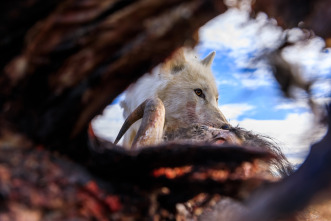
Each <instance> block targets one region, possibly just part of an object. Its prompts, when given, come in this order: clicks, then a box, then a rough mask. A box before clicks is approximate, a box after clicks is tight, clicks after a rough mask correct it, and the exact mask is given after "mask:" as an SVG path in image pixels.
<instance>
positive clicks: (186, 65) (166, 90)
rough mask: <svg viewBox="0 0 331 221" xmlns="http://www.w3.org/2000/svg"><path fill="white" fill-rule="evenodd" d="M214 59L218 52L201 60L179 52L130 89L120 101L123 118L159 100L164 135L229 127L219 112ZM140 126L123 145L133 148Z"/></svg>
mask: <svg viewBox="0 0 331 221" xmlns="http://www.w3.org/2000/svg"><path fill="white" fill-rule="evenodd" d="M214 57H215V52H212V53H210V54H209V55H208V56H207V57H206V58H204V59H202V60H200V59H199V58H198V56H197V54H196V53H194V52H193V51H192V50H188V49H179V50H178V51H177V52H176V53H175V54H174V55H173V56H172V57H171V58H170V59H169V60H167V61H166V62H165V63H164V64H162V65H160V66H158V67H157V68H155V69H154V70H153V72H152V73H151V74H146V75H145V76H143V77H142V78H140V79H139V80H138V81H137V82H136V84H134V85H131V86H130V87H129V88H128V90H127V92H126V95H125V99H124V100H123V101H122V102H121V107H122V108H123V109H124V112H123V116H124V118H127V117H128V116H129V114H130V113H131V112H132V111H133V110H135V109H136V108H137V107H138V106H139V105H140V104H141V103H142V102H144V101H145V100H146V99H148V98H159V99H161V100H162V102H163V104H164V107H165V123H164V130H163V131H164V132H165V133H171V131H175V130H176V129H178V128H185V127H189V126H190V125H192V124H194V123H197V124H203V125H207V126H211V127H215V128H223V127H227V125H228V122H227V120H226V119H225V117H224V115H223V114H222V112H221V111H220V110H219V109H218V91H217V87H216V83H215V79H214V76H213V74H212V71H211V65H212V62H213V60H214ZM140 124H141V120H139V121H137V122H136V123H135V124H134V125H132V126H131V127H130V129H129V130H128V131H127V132H126V134H125V135H124V139H123V145H124V146H126V147H130V146H131V144H132V142H133V139H134V137H135V135H136V134H137V131H138V129H139V126H140Z"/></svg>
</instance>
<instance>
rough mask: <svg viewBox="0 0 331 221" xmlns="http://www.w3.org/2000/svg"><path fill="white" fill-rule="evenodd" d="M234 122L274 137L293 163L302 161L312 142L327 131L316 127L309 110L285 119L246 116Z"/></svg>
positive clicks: (292, 114) (290, 115) (289, 115)
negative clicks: (250, 117) (256, 118)
mask: <svg viewBox="0 0 331 221" xmlns="http://www.w3.org/2000/svg"><path fill="white" fill-rule="evenodd" d="M234 122H236V123H239V125H240V126H241V127H243V128H245V129H248V130H252V131H254V132H256V133H260V134H264V135H267V136H269V137H272V138H274V139H275V141H276V142H277V143H278V144H280V146H281V147H282V149H283V151H284V153H285V154H286V155H288V156H289V160H290V161H291V162H292V163H301V162H302V161H303V160H304V158H303V157H305V155H306V154H308V150H309V147H310V145H311V143H312V142H313V141H316V140H318V139H320V138H321V136H322V135H323V134H324V133H325V128H320V129H319V128H316V122H315V121H314V117H313V114H311V113H309V112H306V113H301V114H296V113H291V114H288V115H287V116H286V118H285V119H283V120H255V119H249V118H246V119H244V120H242V121H234ZM316 131H317V132H316ZM297 153H300V154H297Z"/></svg>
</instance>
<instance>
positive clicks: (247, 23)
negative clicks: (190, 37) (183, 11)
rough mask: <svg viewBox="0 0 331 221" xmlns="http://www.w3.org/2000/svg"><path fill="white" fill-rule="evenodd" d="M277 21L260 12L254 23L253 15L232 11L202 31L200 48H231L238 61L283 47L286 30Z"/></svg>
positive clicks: (211, 22)
mask: <svg viewBox="0 0 331 221" xmlns="http://www.w3.org/2000/svg"><path fill="white" fill-rule="evenodd" d="M273 23H274V22H273V20H271V19H268V17H267V16H266V15H265V14H263V13H259V14H258V15H257V18H256V20H250V18H249V12H248V11H245V10H239V9H237V8H232V9H229V10H228V11H226V12H225V13H223V14H222V15H220V16H218V17H216V18H215V19H213V20H212V21H210V22H209V23H207V24H206V25H205V26H204V27H202V28H201V29H200V38H201V44H200V47H202V48H208V49H212V50H220V49H231V52H230V53H231V55H232V56H233V57H234V58H240V57H243V56H245V57H246V56H247V54H248V53H252V52H255V51H257V50H262V49H266V48H274V47H276V45H278V44H279V39H280V37H281V35H282V31H281V29H280V28H279V27H277V26H276V25H270V24H273ZM238 56H239V57H238Z"/></svg>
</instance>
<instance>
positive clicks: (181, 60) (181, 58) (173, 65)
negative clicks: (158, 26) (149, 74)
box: [163, 49, 186, 74]
mask: <svg viewBox="0 0 331 221" xmlns="http://www.w3.org/2000/svg"><path fill="white" fill-rule="evenodd" d="M185 63H186V59H185V55H184V50H183V49H179V50H177V51H176V52H175V53H174V54H173V56H172V57H171V58H170V59H169V60H168V61H167V62H165V64H164V65H163V68H164V69H167V70H169V71H170V72H171V73H173V74H175V73H178V72H179V71H181V70H183V69H184V67H185Z"/></svg>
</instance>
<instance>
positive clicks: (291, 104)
mask: <svg viewBox="0 0 331 221" xmlns="http://www.w3.org/2000/svg"><path fill="white" fill-rule="evenodd" d="M297 108H305V109H308V108H309V106H308V103H307V100H295V101H291V100H286V101H285V102H282V103H280V104H278V105H276V107H275V109H277V110H295V109H297Z"/></svg>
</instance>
